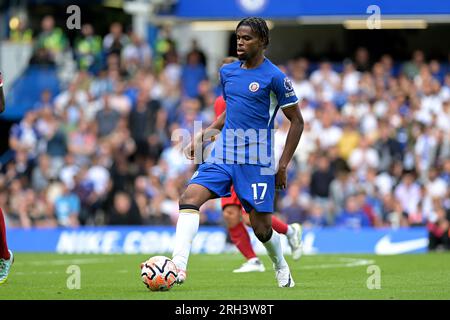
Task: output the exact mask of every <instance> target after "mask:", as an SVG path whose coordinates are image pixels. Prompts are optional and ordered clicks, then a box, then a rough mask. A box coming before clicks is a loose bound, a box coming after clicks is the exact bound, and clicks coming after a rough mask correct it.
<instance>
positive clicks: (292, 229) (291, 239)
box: [242, 214, 303, 260]
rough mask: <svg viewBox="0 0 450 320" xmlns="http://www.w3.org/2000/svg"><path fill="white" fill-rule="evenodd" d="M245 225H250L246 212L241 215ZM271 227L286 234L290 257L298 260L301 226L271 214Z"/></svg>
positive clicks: (300, 244) (300, 251) (301, 249)
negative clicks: (288, 222)
mask: <svg viewBox="0 0 450 320" xmlns="http://www.w3.org/2000/svg"><path fill="white" fill-rule="evenodd" d="M242 217H243V220H244V222H245V224H246V225H248V226H251V224H250V217H249V215H248V214H245V215H242ZM272 228H273V230H275V231H276V232H278V233H279V234H284V235H286V237H287V239H288V243H289V247H290V248H291V254H292V259H294V260H299V259H300V257H301V256H302V252H303V245H302V233H303V228H302V226H301V224H299V223H292V224H287V223H286V222H284V221H282V220H281V219H280V218H278V217H277V216H275V215H272Z"/></svg>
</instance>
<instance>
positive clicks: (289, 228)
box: [286, 224, 295, 237]
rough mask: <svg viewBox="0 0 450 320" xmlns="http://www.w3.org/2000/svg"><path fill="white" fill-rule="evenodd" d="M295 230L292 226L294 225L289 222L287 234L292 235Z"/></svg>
mask: <svg viewBox="0 0 450 320" xmlns="http://www.w3.org/2000/svg"><path fill="white" fill-rule="evenodd" d="M294 232H295V230H294V228H292V226H291V225H290V224H288V229H287V232H286V236H288V237H290V236H292V235H293V234H294Z"/></svg>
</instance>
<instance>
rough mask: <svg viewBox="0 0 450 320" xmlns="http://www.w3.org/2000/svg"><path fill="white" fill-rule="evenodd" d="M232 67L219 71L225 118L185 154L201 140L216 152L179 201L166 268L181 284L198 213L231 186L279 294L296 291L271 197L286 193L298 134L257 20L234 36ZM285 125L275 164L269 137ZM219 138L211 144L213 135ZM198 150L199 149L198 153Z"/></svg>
mask: <svg viewBox="0 0 450 320" xmlns="http://www.w3.org/2000/svg"><path fill="white" fill-rule="evenodd" d="M236 36H237V55H238V58H239V61H236V62H233V63H230V64H226V65H224V66H223V67H222V68H221V69H220V81H221V83H222V89H223V97H224V99H225V101H226V105H227V108H226V111H224V112H223V113H222V115H221V116H220V117H219V118H218V119H217V120H216V121H215V122H214V123H213V124H212V125H211V126H209V127H208V128H206V129H205V130H203V131H202V133H201V134H200V135H197V136H196V137H194V139H193V141H192V142H191V143H190V145H189V146H188V147H187V148H186V149H185V152H186V155H187V156H188V158H190V159H194V156H195V155H196V154H197V153H196V152H195V150H196V148H198V147H199V146H200V148H201V147H202V143H203V142H204V141H207V140H208V139H207V137H208V136H209V137H213V139H212V140H215V145H214V147H213V150H212V152H211V155H210V156H209V157H208V158H207V159H206V160H205V161H204V162H203V163H202V164H201V165H200V166H199V168H198V170H197V171H196V172H195V173H194V175H193V177H192V178H191V180H190V182H189V185H188V187H187V189H186V190H185V192H184V193H183V194H182V195H181V198H180V200H179V209H180V211H179V218H178V222H177V227H176V236H175V247H174V251H173V261H174V263H175V264H176V265H177V268H178V279H177V282H178V283H180V284H181V283H183V282H184V281H185V280H186V268H187V262H188V258H189V253H190V249H191V244H192V241H193V239H194V237H195V235H196V233H197V231H198V227H199V208H200V206H201V205H202V204H204V203H205V202H206V201H208V200H209V199H214V198H218V197H227V196H230V186H231V184H233V185H234V188H235V191H236V194H237V195H238V197H239V200H240V201H241V203H242V205H243V206H244V208H245V210H246V211H247V212H248V213H249V214H250V222H251V225H252V228H253V231H254V233H255V235H256V237H257V238H258V240H259V241H261V242H262V243H263V245H264V247H265V248H266V249H267V252H268V255H269V257H270V259H271V260H272V262H273V266H274V269H275V275H276V279H277V282H278V286H279V287H293V286H294V285H295V282H294V279H293V278H292V275H291V272H290V270H289V266H288V264H287V262H286V260H285V259H284V256H283V251H282V247H281V242H280V236H279V234H278V233H276V232H275V231H274V230H273V229H272V223H271V214H272V213H273V211H274V197H275V189H276V188H278V189H285V188H286V180H287V175H286V168H287V166H288V164H289V161H290V160H291V158H292V156H293V154H294V151H295V149H296V148H297V145H298V142H299V140H300V137H301V134H302V131H303V118H302V115H301V113H300V109H299V106H298V99H297V97H296V95H295V92H294V90H293V88H292V85H291V82H290V80H289V79H288V77H286V75H285V74H284V73H283V72H282V71H281V70H280V69H279V68H278V67H277V66H275V65H274V64H273V63H272V62H271V61H270V60H269V59H267V58H266V57H265V56H264V50H265V49H266V48H267V46H268V44H269V29H268V27H267V24H266V22H265V21H264V20H263V19H261V18H255V17H251V18H245V19H243V20H242V21H240V22H239V24H238V25H237V28H236ZM279 109H281V110H282V111H283V113H284V114H285V115H286V117H287V118H288V119H289V120H290V128H289V132H288V135H287V138H286V143H285V147H284V150H283V153H282V155H281V158H280V159H279V161H278V163H274V157H273V129H274V119H275V116H276V114H277V111H278V110H279ZM219 131H220V134H217V136H214V133H217V132H219ZM197 150H198V149H197Z"/></svg>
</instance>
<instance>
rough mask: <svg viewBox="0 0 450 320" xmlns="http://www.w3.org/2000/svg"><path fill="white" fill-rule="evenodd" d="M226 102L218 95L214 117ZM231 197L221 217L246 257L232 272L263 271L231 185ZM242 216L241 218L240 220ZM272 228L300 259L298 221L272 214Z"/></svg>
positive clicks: (246, 222) (247, 223)
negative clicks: (287, 220) (291, 222)
mask: <svg viewBox="0 0 450 320" xmlns="http://www.w3.org/2000/svg"><path fill="white" fill-rule="evenodd" d="M236 60H238V59H237V58H235V57H227V58H225V59H224V60H223V62H222V64H228V63H232V62H234V61H236ZM225 108H226V103H225V100H224V99H223V96H222V95H220V96H219V97H218V98H217V99H216V101H215V103H214V111H215V114H216V119H217V118H218V117H219V116H220V115H221V114H222V113H223V112H224V111H225ZM230 192H231V197H227V198H221V202H222V210H223V217H224V220H225V223H226V225H227V228H228V232H229V234H230V238H231V241H232V242H233V243H234V244H235V245H236V247H237V248H238V249H239V251H240V252H241V253H242V255H243V256H244V257H245V258H246V259H247V261H246V262H244V264H243V265H242V266H241V267H240V268H238V269H236V270H234V271H233V272H239V273H240V272H263V271H265V268H264V265H263V264H262V263H261V261H260V260H259V258H258V257H257V256H256V254H255V251H254V250H253V247H252V244H251V242H250V236H249V234H248V231H247V228H246V227H245V225H250V221H249V216H248V214H247V213H246V212H245V210H244V209H243V207H242V205H241V203H240V201H239V199H238V196H237V195H236V192H235V191H234V188H233V186H231V191H230ZM241 217H242V220H241ZM272 228H273V229H274V230H275V231H276V232H278V233H282V234H285V235H286V236H287V238H288V243H289V246H290V247H291V251H292V257H293V259H294V260H298V259H300V256H301V254H302V239H301V238H302V227H301V225H300V224H298V223H293V224H290V225H288V224H286V223H285V222H283V221H281V220H280V219H279V218H277V217H276V216H275V215H272Z"/></svg>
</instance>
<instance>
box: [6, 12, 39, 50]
mask: <svg viewBox="0 0 450 320" xmlns="http://www.w3.org/2000/svg"><path fill="white" fill-rule="evenodd" d="M17 19H18V21H19V24H18V25H17V27H16V28H13V29H11V30H10V32H9V41H11V42H14V43H26V44H30V43H32V41H33V30H32V29H31V28H29V27H28V19H27V18H26V17H25V16H23V15H19V16H18V17H17Z"/></svg>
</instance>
